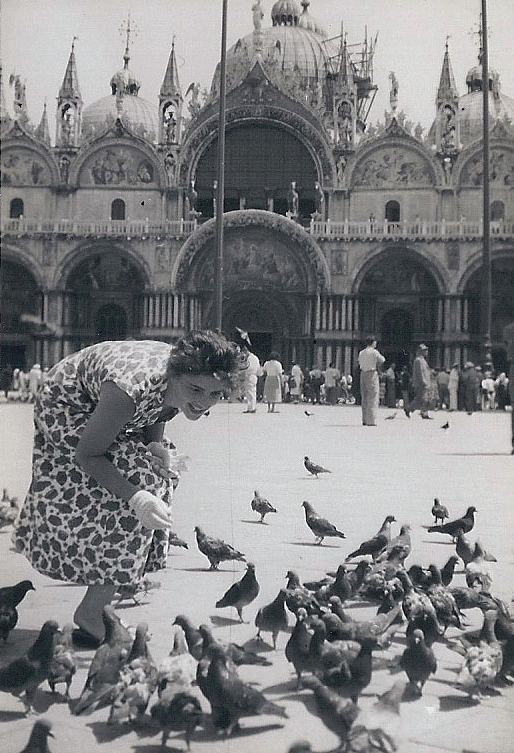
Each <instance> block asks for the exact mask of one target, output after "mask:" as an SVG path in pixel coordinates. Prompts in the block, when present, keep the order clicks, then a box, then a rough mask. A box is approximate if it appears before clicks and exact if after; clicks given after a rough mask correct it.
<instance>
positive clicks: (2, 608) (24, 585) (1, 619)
mask: <svg viewBox="0 0 514 753" xmlns="http://www.w3.org/2000/svg"><path fill="white" fill-rule="evenodd" d="M35 590H36V589H35V588H34V586H33V585H32V582H31V581H30V580H21V581H20V582H19V583H16V585H14V586H4V587H3V588H0V638H3V641H4V643H7V638H8V637H9V633H10V632H11V630H14V628H15V627H16V625H17V624H18V610H17V606H18V605H19V604H20V603H21V602H22V601H23V599H24V598H25V595H26V594H27V592H28V591H35Z"/></svg>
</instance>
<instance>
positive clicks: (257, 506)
mask: <svg viewBox="0 0 514 753" xmlns="http://www.w3.org/2000/svg"><path fill="white" fill-rule="evenodd" d="M252 510H254V511H255V512H258V513H259V515H260V516H261V519H260V520H259V523H264V518H265V517H266V515H267V514H268V513H270V512H276V509H275V508H274V507H273V505H272V504H271V502H269V501H268V500H267V499H266V498H265V497H261V495H260V494H259V492H258V491H257V489H256V490H255V491H254V493H253V499H252Z"/></svg>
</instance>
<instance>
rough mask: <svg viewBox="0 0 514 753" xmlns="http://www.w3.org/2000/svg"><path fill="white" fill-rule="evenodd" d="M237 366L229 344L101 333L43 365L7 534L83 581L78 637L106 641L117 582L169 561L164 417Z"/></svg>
mask: <svg viewBox="0 0 514 753" xmlns="http://www.w3.org/2000/svg"><path fill="white" fill-rule="evenodd" d="M244 365H245V364H244V357H243V356H242V354H241V352H240V350H239V348H237V346H236V345H235V344H234V343H230V342H228V341H227V340H226V339H225V338H224V337H223V336H222V335H220V334H217V333H214V332H210V331H193V332H190V333H189V334H186V335H185V336H184V337H183V338H181V339H180V340H179V341H178V342H177V343H176V345H174V346H173V347H171V348H170V346H169V345H168V344H166V343H163V342H156V341H150V340H140V341H122V342H101V343H98V344H96V345H92V346H90V347H88V348H85V349H84V350H81V351H78V352H77V353H74V354H72V355H70V356H67V357H66V358H64V359H63V360H62V361H60V362H59V363H57V364H56V365H55V366H54V367H53V368H52V369H51V370H50V371H49V372H48V377H47V380H46V383H45V385H44V387H43V388H42V389H41V390H40V391H39V392H38V394H37V396H36V402H35V406H34V423H35V441H34V450H33V464H32V483H31V485H30V489H29V491H28V493H27V496H26V499H25V503H24V505H23V508H22V510H21V514H20V517H19V519H18V522H17V524H16V527H15V532H14V543H15V545H16V547H17V549H18V550H19V551H20V552H22V553H23V554H25V556H26V557H27V558H28V559H29V560H30V562H31V563H32V565H33V567H34V568H35V569H36V570H38V571H39V572H40V573H42V574H43V575H46V576H48V577H50V578H54V579H56V580H62V581H67V582H72V583H78V584H81V585H84V586H87V591H86V593H85V595H84V597H83V599H82V601H81V602H80V604H79V606H78V607H77V609H76V611H75V615H74V619H75V623H76V624H77V625H78V626H79V628H80V629H81V633H82V635H83V636H85V637H89V638H90V640H92V641H94V640H95V639H96V640H97V641H98V640H101V639H102V638H103V635H104V628H103V623H102V610H103V607H104V606H105V605H106V604H109V603H110V601H111V600H112V598H113V596H114V593H115V591H116V589H117V588H118V586H119V585H120V584H123V585H126V584H131V585H132V584H134V585H136V584H138V583H139V582H140V580H141V578H142V576H143V575H144V573H145V572H150V571H153V570H159V569H162V568H163V567H165V565H166V557H167V552H168V533H169V531H170V529H171V526H172V519H171V496H172V486H173V480H174V479H176V474H175V473H174V472H173V470H172V455H171V453H170V448H171V447H172V445H170V443H169V441H168V440H167V439H165V438H164V427H165V423H166V421H169V420H171V419H172V418H173V417H174V416H175V415H176V414H177V413H178V412H179V411H182V412H183V414H184V415H185V417H186V418H187V419H189V420H190V421H196V420H197V419H199V418H200V417H201V416H203V415H204V414H205V412H206V411H208V410H209V408H210V407H211V406H212V405H214V404H215V403H216V402H217V401H218V400H219V399H220V398H221V397H222V395H224V394H227V393H228V392H229V391H230V389H231V388H232V386H233V384H234V382H236V381H237V375H238V373H239V370H240V367H241V366H244ZM200 426H201V425H200Z"/></svg>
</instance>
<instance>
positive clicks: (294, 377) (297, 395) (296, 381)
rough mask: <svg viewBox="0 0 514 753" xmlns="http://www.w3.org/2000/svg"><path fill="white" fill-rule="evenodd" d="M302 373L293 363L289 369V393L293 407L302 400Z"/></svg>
mask: <svg viewBox="0 0 514 753" xmlns="http://www.w3.org/2000/svg"><path fill="white" fill-rule="evenodd" d="M302 386H303V371H302V367H301V366H300V364H298V363H294V364H293V366H292V368H291V378H290V388H289V392H290V395H291V398H292V400H293V405H298V403H299V402H300V400H301V399H302Z"/></svg>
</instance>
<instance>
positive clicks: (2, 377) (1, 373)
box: [0, 363, 13, 400]
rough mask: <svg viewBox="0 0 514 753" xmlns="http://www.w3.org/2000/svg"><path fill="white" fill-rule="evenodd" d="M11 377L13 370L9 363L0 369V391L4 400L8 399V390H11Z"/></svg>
mask: <svg viewBox="0 0 514 753" xmlns="http://www.w3.org/2000/svg"><path fill="white" fill-rule="evenodd" d="M12 377H13V368H12V366H11V364H10V363H8V364H7V365H6V366H4V367H3V369H0V391H1V392H3V393H4V396H5V399H6V400H8V399H9V390H10V389H11V384H12Z"/></svg>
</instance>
